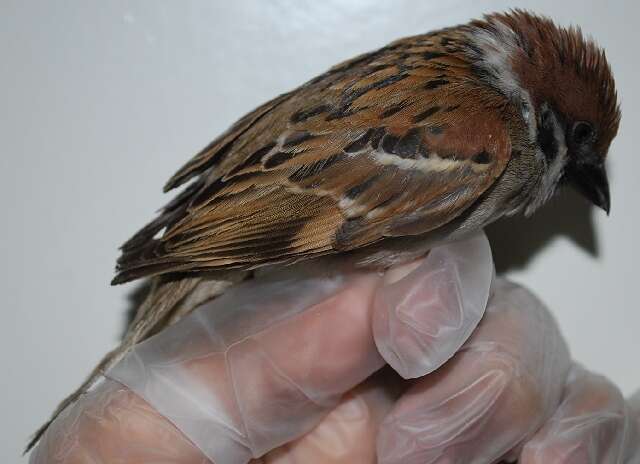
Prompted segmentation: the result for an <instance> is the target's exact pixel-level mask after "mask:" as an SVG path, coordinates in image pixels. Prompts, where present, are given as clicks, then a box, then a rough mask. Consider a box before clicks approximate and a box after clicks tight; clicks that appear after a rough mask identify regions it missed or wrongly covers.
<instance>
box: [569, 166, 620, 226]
mask: <svg viewBox="0 0 640 464" xmlns="http://www.w3.org/2000/svg"><path fill="white" fill-rule="evenodd" d="M594 158H595V157H594ZM592 159H593V158H592ZM568 171H569V172H568V177H569V181H570V182H571V183H572V184H573V185H574V187H575V188H576V189H577V190H578V191H579V192H580V193H582V194H583V195H584V196H585V197H586V198H587V199H588V200H589V201H591V202H592V203H593V204H594V205H596V206H597V207H599V208H602V209H603V210H604V211H605V212H606V213H607V215H608V214H609V210H610V208H611V199H610V196H609V181H608V179H607V171H606V169H605V167H604V163H603V162H602V158H600V157H598V160H597V161H593V162H592V161H587V162H581V163H574V164H572V165H570V166H569V169H568Z"/></svg>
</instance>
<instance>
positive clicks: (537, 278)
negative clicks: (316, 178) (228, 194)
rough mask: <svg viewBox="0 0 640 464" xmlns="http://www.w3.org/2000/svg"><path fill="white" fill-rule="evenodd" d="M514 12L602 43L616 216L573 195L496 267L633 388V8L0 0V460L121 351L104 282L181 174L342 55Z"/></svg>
mask: <svg viewBox="0 0 640 464" xmlns="http://www.w3.org/2000/svg"><path fill="white" fill-rule="evenodd" d="M443 5H446V6H443ZM512 6H522V7H526V8H530V9H533V10H535V11H538V12H542V13H545V14H549V15H551V16H552V17H553V18H555V19H556V20H557V21H559V22H560V23H564V24H568V23H577V24H580V25H582V26H583V28H584V29H585V30H586V31H588V32H589V33H591V34H592V35H594V36H595V37H596V38H597V40H598V41H599V42H600V43H601V44H602V45H603V46H604V47H605V48H606V49H607V51H608V55H609V58H610V61H611V63H612V66H613V69H614V71H615V74H616V77H617V82H618V87H619V92H620V95H621V97H622V102H623V114H624V115H623V119H622V126H621V131H620V135H619V137H618V139H617V140H616V141H615V143H614V145H613V147H612V152H611V163H610V171H611V174H612V176H611V177H612V197H613V210H612V215H611V217H610V218H606V217H605V216H604V215H603V214H600V213H598V212H595V211H594V212H593V213H591V212H589V211H588V210H587V209H585V208H584V207H583V206H582V203H579V202H576V201H575V198H574V199H573V200H572V199H571V198H570V200H565V201H564V203H563V202H559V203H557V204H556V205H554V206H551V207H550V208H549V209H548V211H547V212H545V213H543V214H541V215H539V216H538V217H535V218H533V219H532V220H531V221H529V222H526V223H524V222H522V221H516V222H514V223H512V224H513V226H510V225H507V226H502V227H498V228H497V230H496V231H494V233H493V235H494V245H495V246H496V251H497V252H498V256H499V258H500V260H501V261H500V262H499V264H500V263H501V262H503V261H502V260H504V258H507V259H506V260H505V261H504V263H507V262H508V263H507V264H508V266H507V267H508V268H509V269H511V275H512V276H513V277H514V278H515V279H516V280H518V281H521V282H523V283H526V284H527V285H528V286H529V287H531V288H532V289H534V290H535V291H536V292H537V293H538V294H539V295H540V296H541V297H542V298H543V299H544V300H545V301H546V302H547V303H548V304H549V306H550V307H551V308H552V309H553V310H554V312H555V314H556V315H557V317H558V319H559V321H560V324H561V326H562V329H563V331H564V333H565V334H566V336H567V338H568V339H569V342H570V344H571V348H572V350H573V353H574V355H575V357H576V358H577V359H579V360H581V361H582V362H584V363H585V364H587V365H588V366H589V367H590V368H592V369H594V370H596V371H599V372H601V373H604V374H606V375H608V376H610V377H611V378H612V379H613V380H614V381H615V382H616V383H617V384H618V385H620V387H621V388H622V390H623V391H624V392H625V393H626V394H629V393H631V392H632V390H634V389H635V388H637V387H640V363H639V362H638V357H639V355H640V342H639V339H640V333H639V329H640V311H639V308H640V304H639V303H638V301H637V300H638V290H639V289H640V284H639V283H638V275H639V274H638V270H637V269H638V263H639V258H640V256H639V253H638V227H639V226H640V208H639V206H638V199H639V196H640V183H639V181H638V178H639V177H638V176H639V175H638V172H640V157H639V156H638V151H637V148H636V147H637V146H636V145H635V144H634V143H633V140H634V138H635V137H637V135H638V128H639V127H640V117H639V115H638V113H637V112H636V108H639V107H640V95H639V90H640V82H639V80H638V70H639V69H640V68H639V67H638V49H637V24H636V22H637V18H638V17H640V7H638V3H637V2H630V1H629V2H619V3H616V2H609V4H608V5H607V4H605V2H601V1H597V0H593V1H588V2H587V1H578V0H576V1H557V0H550V1H529V2H525V1H522V2H506V1H457V2H453V1H450V2H435V1H427V0H415V1H410V0H404V1H394V2H391V1H389V2H383V1H376V0H358V1H355V0H354V1H350V2H346V1H345V2H339V1H333V0H323V1H314V0H310V1H293V0H291V1H272V2H266V1H257V0H256V1H253V2H250V1H238V0H235V1H232V2H213V1H204V0H203V1H180V2H178V1H168V0H167V1H160V0H148V1H125V0H112V1H109V2H105V1H100V0H92V1H85V0H65V1H64V2H53V1H21V0H15V1H14V0H11V1H8V0H0V62H1V65H0V66H1V68H0V69H1V70H0V89H1V90H0V150H1V151H0V218H1V222H0V225H1V227H0V251H1V254H0V259H1V260H0V311H1V314H2V319H1V321H2V324H1V326H0V327H1V328H0V369H1V372H2V374H1V378H0V411H1V413H0V444H1V446H0V461H1V462H7V463H9V462H19V458H18V457H17V455H18V453H19V451H20V450H21V448H22V446H23V445H24V443H25V440H26V438H27V436H28V435H29V434H30V433H31V432H32V431H33V430H34V428H35V427H36V426H38V425H39V424H40V423H41V422H42V421H43V419H45V417H47V416H48V414H49V413H50V412H51V410H52V408H53V407H54V406H55V405H56V404H57V402H58V401H59V400H60V399H61V398H62V397H63V396H64V395H66V394H67V393H68V392H69V391H70V390H71V389H72V388H75V387H76V385H77V384H78V382H79V381H80V379H81V378H82V377H83V376H84V375H85V373H86V372H88V370H89V369H90V368H91V367H92V366H93V365H94V363H95V362H96V361H97V360H98V359H99V358H100V357H101V356H102V354H103V353H104V352H105V351H106V350H107V349H109V348H110V347H112V346H113V345H114V344H115V343H116V340H117V339H118V336H119V334H120V333H121V331H122V329H123V323H124V321H125V314H124V313H125V309H126V308H127V307H128V304H127V295H128V294H129V293H131V290H132V288H133V286H126V287H116V288H111V287H109V286H108V282H109V280H110V278H111V277H112V269H113V265H114V261H115V258H116V256H117V247H118V246H119V245H120V244H121V243H122V242H123V241H124V240H125V239H126V238H128V237H129V235H130V234H131V233H132V232H133V231H134V230H136V229H137V227H138V226H141V225H142V224H143V223H144V222H145V221H146V220H147V219H149V218H150V217H151V215H152V213H153V212H154V210H155V209H157V208H158V207H159V206H161V205H162V204H164V202H165V201H166V200H167V198H165V197H163V195H162V194H161V186H162V184H163V183H164V181H165V180H166V179H167V178H168V177H169V176H170V175H171V174H172V173H173V171H174V170H175V169H177V167H178V166H179V165H181V164H182V163H183V161H185V160H186V159H187V158H188V157H190V156H191V155H192V154H194V153H195V152H196V151H197V150H198V149H200V148H201V147H202V146H203V145H205V144H206V143H207V142H209V141H210V139H212V138H213V137H214V136H216V135H217V134H218V133H220V132H221V131H222V130H223V129H225V128H226V127H227V126H228V125H229V124H231V123H232V122H234V120H235V119H236V118H238V117H240V116H242V115H243V114H244V113H245V112H246V111H248V110H251V109H252V108H253V107H255V106H256V105H257V104H259V103H262V102H263V101H265V100H267V99H268V98H270V97H272V96H274V95H275V94H278V93H280V92H283V91H286V90H288V89H290V88H292V87H295V86H297V85H298V84H300V83H302V82H304V81H305V80H307V79H309V78H311V77H313V76H314V75H316V74H318V73H320V72H322V71H324V70H325V69H326V68H327V67H329V66H330V65H332V64H334V63H335V62H337V61H339V60H342V59H345V58H349V57H351V56H352V55H354V54H357V53H360V52H364V51H367V50H369V49H372V48H374V47H378V46H382V45H384V44H385V43H387V42H389V41H391V40H392V39H395V38H399V37H402V36H405V35H410V34H416V33H421V32H425V31H428V30H430V29H433V28H438V27H441V26H446V25H452V24H456V23H459V22H464V21H466V20H468V19H469V18H470V17H474V16H478V15H479V14H481V13H482V12H489V11H493V10H502V9H505V8H507V7H512ZM591 214H593V217H592V216H591ZM591 223H593V225H594V226H595V229H594V231H593V232H592V233H591V232H589V231H590V227H591ZM556 224H558V226H557V228H556ZM558 229H559V230H558ZM514 230H515V231H516V232H513V231H514ZM552 232H553V233H552ZM555 232H560V233H559V234H557V235H554V233H555ZM567 232H568V233H569V234H570V235H573V236H574V238H573V239H572V238H570V237H568V236H567V235H566V233H567ZM530 243H533V244H535V246H534V247H533V250H526V251H527V252H525V251H522V249H521V248H520V244H530ZM585 247H586V248H591V249H592V251H591V253H589V252H588V251H585ZM595 248H597V252H596V253H594V251H593V249H595ZM532 251H533V252H534V254H533V256H532V257H530V258H528V259H525V258H527V257H528V252H532ZM511 261H514V262H511ZM502 266H503V267H504V266H505V264H502Z"/></svg>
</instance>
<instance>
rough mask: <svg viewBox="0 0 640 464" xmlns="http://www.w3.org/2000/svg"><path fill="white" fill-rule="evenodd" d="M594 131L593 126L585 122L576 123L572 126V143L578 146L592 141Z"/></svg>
mask: <svg viewBox="0 0 640 464" xmlns="http://www.w3.org/2000/svg"><path fill="white" fill-rule="evenodd" d="M595 133H596V131H595V130H594V128H593V126H592V125H591V124H589V123H588V122H586V121H578V122H576V123H575V124H574V125H573V131H572V135H573V137H572V138H573V141H574V142H576V143H579V144H583V143H588V142H591V141H592V140H593V137H594V136H595Z"/></svg>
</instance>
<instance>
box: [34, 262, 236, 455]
mask: <svg viewBox="0 0 640 464" xmlns="http://www.w3.org/2000/svg"><path fill="white" fill-rule="evenodd" d="M245 275H246V274H242V275H234V276H230V278H229V279H221V280H206V279H203V278H201V277H188V278H183V279H179V280H173V281H166V280H162V278H161V277H155V278H154V279H153V281H152V285H151V289H150V290H149V293H148V295H147V297H146V298H145V300H144V302H143V303H142V304H141V305H140V307H139V308H138V310H137V311H136V315H135V317H134V319H133V320H132V321H131V324H130V325H129V327H128V329H127V332H126V333H125V335H124V337H123V339H122V342H121V343H120V345H119V346H118V347H117V348H116V349H114V350H113V351H110V352H109V353H107V354H106V355H105V356H104V357H103V358H102V360H101V361H100V362H99V363H98V365H97V366H96V367H95V368H94V369H93V371H91V373H90V374H89V376H88V377H87V379H86V380H85V381H84V382H83V383H82V385H80V387H78V388H77V389H76V391H74V392H73V393H71V394H70V395H69V396H67V397H66V398H65V399H64V400H63V401H62V402H61V403H60V404H59V405H58V407H57V408H56V410H55V411H54V413H53V414H52V415H51V418H50V419H49V420H48V421H47V422H46V423H45V424H44V425H43V426H42V427H40V428H39V429H38V430H37V431H36V432H35V433H34V435H33V438H32V439H31V441H30V442H29V444H28V445H27V448H26V450H25V453H27V452H29V450H31V449H32V448H33V447H34V446H35V445H36V443H38V441H39V440H40V438H41V437H42V435H43V434H44V433H45V432H46V430H47V429H48V428H49V425H51V423H52V422H53V421H54V420H55V419H56V417H58V415H60V413H61V412H62V411H63V410H64V409H66V408H67V407H68V406H70V405H72V404H73V403H75V402H76V401H77V400H78V398H80V397H81V396H82V395H83V394H84V393H86V392H87V391H88V390H89V389H90V388H91V387H92V386H93V385H94V384H95V383H96V381H97V380H99V379H100V377H101V376H102V375H103V374H104V373H105V372H107V371H108V370H109V369H110V368H111V367H112V366H114V365H115V364H116V363H117V362H118V361H120V360H121V359H122V358H123V357H124V356H125V355H126V354H127V353H128V352H129V351H130V350H131V348H132V347H133V346H134V345H135V344H136V343H138V342H140V341H142V340H144V339H145V338H147V337H149V336H150V335H152V334H154V333H157V332H159V331H160V330H162V329H163V328H164V327H166V326H168V325H170V324H172V323H173V322H175V321H176V320H178V319H180V318H181V317H182V316H184V315H186V314H188V313H189V312H191V310H193V309H194V308H195V307H197V306H199V305H200V304H202V303H203V302H205V301H207V300H210V299H212V298H214V297H216V296H218V295H220V294H221V293H222V292H223V291H224V290H225V289H226V288H227V287H228V286H229V285H231V284H232V283H233V282H234V281H239V280H242V279H243V278H244V277H245Z"/></svg>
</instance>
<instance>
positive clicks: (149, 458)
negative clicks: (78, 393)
mask: <svg viewBox="0 0 640 464" xmlns="http://www.w3.org/2000/svg"><path fill="white" fill-rule="evenodd" d="M80 462H82V463H85V462H93V463H111V462H180V463H183V464H205V463H209V462H210V461H209V460H208V459H206V458H205V457H204V455H203V454H202V452H200V450H198V448H197V447H196V446H195V445H193V444H192V443H191V442H190V441H189V440H188V439H187V438H186V437H185V436H184V435H183V434H182V433H181V432H180V431H179V430H178V429H177V428H176V427H175V426H174V425H172V424H171V423H170V422H167V420H166V419H165V418H164V417H162V416H161V415H160V414H158V413H157V412H156V411H155V410H154V409H153V408H152V407H151V406H150V405H149V404H148V403H146V402H145V401H144V400H142V399H141V398H140V397H138V396H137V395H135V394H134V393H132V392H131V391H130V390H129V389H127V388H125V387H123V386H122V385H120V384H118V383H117V382H113V381H106V382H103V383H102V384H101V385H99V386H98V387H97V388H95V389H94V390H92V391H91V392H89V393H87V394H86V395H84V396H83V397H82V398H81V399H80V400H79V401H78V402H77V403H76V404H75V405H74V406H73V407H72V408H67V409H66V410H65V411H63V413H62V414H61V415H60V417H59V418H58V419H57V420H56V421H55V422H54V423H53V424H52V425H51V427H50V428H49V429H48V430H47V432H46V433H45V435H44V436H43V437H42V440H41V441H40V443H39V444H38V447H37V448H36V449H35V450H34V451H33V452H32V453H31V456H30V459H29V463H30V464H71V463H80Z"/></svg>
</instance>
